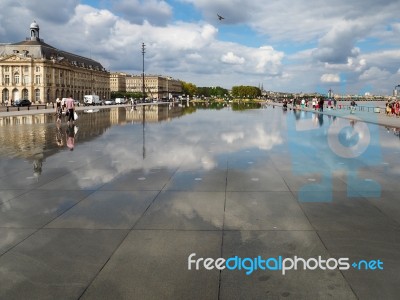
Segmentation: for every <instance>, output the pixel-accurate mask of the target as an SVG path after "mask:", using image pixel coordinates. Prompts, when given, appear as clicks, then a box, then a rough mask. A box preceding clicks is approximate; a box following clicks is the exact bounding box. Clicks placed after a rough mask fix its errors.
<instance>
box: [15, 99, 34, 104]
mask: <svg viewBox="0 0 400 300" xmlns="http://www.w3.org/2000/svg"><path fill="white" fill-rule="evenodd" d="M31 104H32V102H31V101H29V100H28V99H23V100H15V101H14V106H31Z"/></svg>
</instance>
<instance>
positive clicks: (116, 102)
mask: <svg viewBox="0 0 400 300" xmlns="http://www.w3.org/2000/svg"><path fill="white" fill-rule="evenodd" d="M126 102H127V100H126V98H115V104H125V103H126Z"/></svg>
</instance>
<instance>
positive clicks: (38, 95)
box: [35, 89, 40, 102]
mask: <svg viewBox="0 0 400 300" xmlns="http://www.w3.org/2000/svg"><path fill="white" fill-rule="evenodd" d="M35 101H36V102H38V101H40V90H39V89H36V90H35Z"/></svg>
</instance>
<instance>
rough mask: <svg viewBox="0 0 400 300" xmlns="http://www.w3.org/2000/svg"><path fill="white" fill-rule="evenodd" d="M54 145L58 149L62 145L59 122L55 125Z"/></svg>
mask: <svg viewBox="0 0 400 300" xmlns="http://www.w3.org/2000/svg"><path fill="white" fill-rule="evenodd" d="M56 143H57V146H59V147H62V146H63V145H64V140H63V133H62V131H61V124H60V123H59V122H57V123H56Z"/></svg>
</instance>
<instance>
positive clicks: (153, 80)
mask: <svg viewBox="0 0 400 300" xmlns="http://www.w3.org/2000/svg"><path fill="white" fill-rule="evenodd" d="M144 85H145V93H146V94H147V97H149V98H153V99H170V98H172V97H177V96H179V95H181V94H182V82H181V81H180V80H177V79H173V78H171V77H168V76H160V75H145V77H144ZM126 91H127V92H134V93H142V91H143V77H142V75H130V76H127V77H126Z"/></svg>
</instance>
